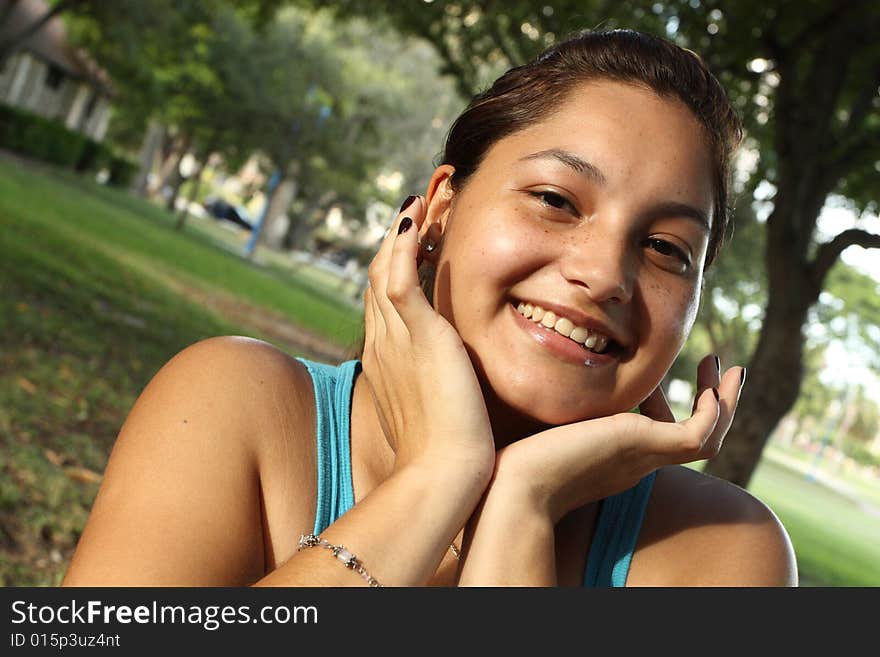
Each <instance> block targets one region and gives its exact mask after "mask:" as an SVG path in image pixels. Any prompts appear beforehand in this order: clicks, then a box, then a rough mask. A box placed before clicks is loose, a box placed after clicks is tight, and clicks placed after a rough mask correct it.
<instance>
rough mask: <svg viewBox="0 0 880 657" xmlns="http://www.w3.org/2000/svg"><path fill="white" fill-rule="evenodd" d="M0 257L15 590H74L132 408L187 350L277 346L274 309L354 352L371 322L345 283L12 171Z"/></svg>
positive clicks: (5, 460) (2, 406)
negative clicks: (263, 324)
mask: <svg viewBox="0 0 880 657" xmlns="http://www.w3.org/2000/svg"><path fill="white" fill-rule="evenodd" d="M0 253H2V254H3V258H2V263H0V290H2V294H0V584H2V585H46V584H57V583H58V582H59V581H60V578H61V576H62V574H63V571H64V568H65V566H66V562H67V559H68V558H69V556H70V554H71V553H72V549H73V547H74V546H75V544H76V540H77V539H78V536H79V532H80V531H81V528H82V526H83V525H84V523H85V519H86V516H87V514H88V509H89V508H90V506H91V502H92V500H93V498H94V495H95V493H96V492H97V480H98V478H99V474H100V473H101V472H102V471H103V469H104V465H105V463H106V458H107V455H108V454H109V449H110V446H111V445H112V442H113V440H114V439H115V436H116V433H117V432H118V430H119V428H120V426H121V425H122V422H123V421H124V418H125V415H126V413H127V412H128V410H129V409H130V408H131V406H132V404H133V403H134V400H135V398H136V397H137V395H138V394H139V393H140V391H141V390H142V389H143V387H144V386H145V385H146V383H147V382H148V381H149V379H150V378H151V377H152V376H153V375H154V374H155V372H156V371H157V370H158V369H159V368H160V367H161V366H162V365H163V364H164V363H165V362H166V361H167V360H168V359H169V358H170V357H171V356H172V355H174V354H175V353H176V352H178V351H179V350H181V349H183V348H184V347H186V346H187V345H189V344H192V343H194V342H196V341H198V340H200V339H203V338H206V337H210V336H213V335H221V334H240V335H252V336H254V337H266V336H265V335H264V334H263V333H262V332H261V330H260V329H258V328H255V327H254V326H251V325H250V324H249V323H248V321H247V319H248V311H254V310H255V309H259V308H263V307H265V308H268V309H270V310H271V312H272V313H274V315H273V316H275V315H277V316H279V317H281V318H282V319H287V320H288V321H290V322H291V323H296V324H298V325H300V326H304V327H306V328H309V329H311V330H312V331H314V332H315V333H318V334H323V335H324V336H327V337H329V338H330V339H332V340H335V341H337V342H340V343H346V342H350V341H351V339H352V337H353V336H354V335H355V334H356V332H357V330H358V327H359V321H360V316H359V313H358V312H357V310H356V309H355V308H353V307H351V306H350V305H348V304H346V303H340V302H338V301H336V300H335V299H334V296H333V294H334V291H333V290H332V289H330V288H326V287H320V286H318V285H316V284H315V283H314V282H313V281H305V282H302V281H301V280H300V279H298V278H296V277H295V276H293V275H290V274H286V273H285V272H283V271H280V270H278V269H267V268H263V267H258V266H256V265H254V264H252V263H249V262H247V261H244V260H242V259H241V258H238V257H237V256H235V255H232V254H230V253H228V252H227V251H224V250H222V249H219V248H217V247H216V246H215V245H214V244H212V243H210V242H209V241H206V240H205V239H203V238H201V237H200V235H199V234H198V233H196V232H195V231H194V230H188V231H186V232H184V233H178V232H176V231H174V230H173V217H171V216H170V215H167V214H166V213H165V212H164V211H163V210H161V209H159V208H156V207H155V206H153V205H151V204H149V203H146V202H144V201H141V200H139V199H136V198H133V197H131V196H129V195H127V194H125V193H124V192H120V191H118V190H113V189H107V188H104V187H101V186H99V185H96V184H93V183H91V182H89V181H84V180H79V179H77V178H75V177H74V176H72V175H67V174H64V173H59V172H56V171H54V170H52V169H48V168H43V167H39V168H34V169H28V168H24V167H21V166H14V165H12V164H10V163H9V162H7V161H4V160H0ZM218 297H221V298H223V299H240V298H243V299H245V300H246V305H245V308H244V311H242V312H239V313H238V317H239V319H238V320H229V319H227V318H225V317H223V316H221V315H218V314H214V313H213V312H211V311H210V310H208V309H206V308H205V307H203V305H202V304H200V303H197V302H196V301H194V300H193V299H204V298H212V299H214V298H218ZM276 342H277V341H276ZM279 346H282V347H285V348H287V349H288V350H289V351H291V352H293V353H302V352H300V351H298V350H297V349H296V348H295V346H294V345H290V344H280V345H279Z"/></svg>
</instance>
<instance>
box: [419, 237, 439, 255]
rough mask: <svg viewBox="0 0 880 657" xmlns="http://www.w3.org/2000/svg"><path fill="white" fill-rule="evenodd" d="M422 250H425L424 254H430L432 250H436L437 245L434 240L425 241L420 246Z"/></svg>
mask: <svg viewBox="0 0 880 657" xmlns="http://www.w3.org/2000/svg"><path fill="white" fill-rule="evenodd" d="M422 248H423V249H424V250H425V253H431V251H433V250H434V249H436V248H437V245H436V244H435V243H434V240H432V239H430V238H429V239H427V240H425V243H424V244H423V245H422Z"/></svg>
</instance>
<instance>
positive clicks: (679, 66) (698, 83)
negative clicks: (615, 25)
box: [441, 30, 742, 266]
mask: <svg viewBox="0 0 880 657" xmlns="http://www.w3.org/2000/svg"><path fill="white" fill-rule="evenodd" d="M590 80H613V81H617V82H624V83H629V84H636V85H643V86H646V87H648V88H650V89H651V90H653V91H654V92H655V93H657V94H658V95H659V96H661V97H666V98H677V99H679V100H680V101H682V102H683V103H684V104H685V105H687V107H689V108H690V110H691V111H692V112H693V114H694V116H695V117H696V118H697V120H698V121H699V122H700V124H701V125H702V126H703V128H704V132H705V137H706V139H707V143H708V146H709V148H710V149H711V152H712V163H713V172H712V174H713V183H714V193H715V197H714V208H713V210H714V211H713V221H712V229H711V233H710V235H709V244H708V248H707V251H706V265H707V266H708V265H709V264H711V263H712V261H713V260H714V259H715V257H716V255H717V253H718V250H719V248H720V247H721V244H722V242H723V240H724V235H725V232H726V229H727V224H728V220H729V209H728V205H729V204H728V179H729V175H730V160H731V156H732V155H733V152H734V151H735V150H736V148H737V147H738V146H739V143H740V141H741V140H742V125H741V123H740V121H739V119H738V117H737V116H736V113H735V112H734V110H733V107H732V106H731V104H730V101H729V99H728V98H727V94H726V93H725V92H724V89H723V88H722V86H721V84H720V83H719V82H718V80H717V79H716V78H715V76H713V75H712V73H711V72H710V71H709V70H708V68H706V65H705V64H704V63H703V61H702V60H701V59H700V58H699V57H698V56H697V55H696V54H695V53H693V52H691V51H690V50H686V49H684V48H681V47H679V46H677V45H675V44H673V43H671V42H669V41H667V40H665V39H662V38H660V37H657V36H654V35H651V34H646V33H644V32H637V31H634V30H610V31H589V30H587V31H583V32H579V33H577V34H575V35H574V36H572V37H570V38H568V39H566V40H565V41H562V42H560V43H558V44H556V45H555V46H552V47H551V48H549V49H547V50H545V51H544V52H543V53H541V54H540V55H538V57H536V58H535V59H534V60H532V61H531V62H529V63H528V64H525V65H523V66H518V67H516V68H512V69H510V70H509V71H507V73H505V74H504V75H502V76H501V77H500V78H498V79H497V80H496V81H495V83H494V84H493V85H492V86H491V87H490V88H489V89H487V90H486V91H483V92H482V93H480V94H478V95H477V96H475V97H474V98H473V100H472V101H471V102H470V104H469V105H468V106H467V108H466V109H465V110H464V112H462V114H461V115H460V116H459V117H458V118H457V119H456V120H455V122H454V123H453V125H452V127H451V128H450V130H449V134H448V135H447V138H446V146H445V149H444V151H443V155H442V162H441V163H442V164H450V165H452V166H453V167H454V168H455V174H454V175H453V176H452V179H451V181H450V182H451V185H452V187H453V189H460V188H461V187H463V186H464V185H465V184H466V183H467V181H468V179H469V178H470V176H471V175H472V174H473V173H474V172H475V171H476V170H477V167H479V165H480V163H481V162H482V160H483V158H484V157H485V155H486V153H487V152H488V150H489V149H490V148H491V147H492V146H493V145H494V144H495V143H496V142H497V141H499V140H500V139H503V138H504V137H507V136H509V135H512V134H514V133H516V132H518V131H520V130H523V129H525V128H528V127H529V126H531V125H533V124H534V123H537V122H539V121H541V120H542V119H544V118H546V117H548V116H549V115H550V114H552V113H553V112H554V111H555V110H556V109H557V108H559V107H560V106H561V105H562V103H563V102H564V101H565V99H566V97H567V95H568V94H569V93H570V92H571V91H572V90H573V88H574V87H576V86H578V85H580V84H583V83H584V82H588V81H590Z"/></svg>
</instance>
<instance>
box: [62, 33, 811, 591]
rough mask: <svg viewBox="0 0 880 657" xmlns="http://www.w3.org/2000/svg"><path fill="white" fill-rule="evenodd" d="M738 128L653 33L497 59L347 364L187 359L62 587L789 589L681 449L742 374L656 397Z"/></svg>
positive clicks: (401, 222) (147, 400)
mask: <svg viewBox="0 0 880 657" xmlns="http://www.w3.org/2000/svg"><path fill="white" fill-rule="evenodd" d="M739 138H740V127H739V123H738V121H737V119H736V117H735V115H734V113H733V111H732V109H731V107H730V105H729V103H728V101H727V99H726V97H725V95H724V92H723V91H722V89H721V87H720V85H719V84H718V82H717V81H716V80H715V79H714V78H713V77H712V76H711V74H710V73H709V72H708V71H707V70H706V69H705V67H704V66H703V64H702V63H701V61H700V60H699V59H698V58H697V57H696V56H695V55H694V54H693V53H690V52H689V51H686V50H682V49H680V48H678V47H676V46H674V45H672V44H670V43H668V42H666V41H664V40H661V39H659V38H657V37H653V36H650V35H646V34H641V33H636V32H631V31H613V32H604V33H583V34H580V35H576V36H574V37H572V38H571V39H569V40H568V41H566V42H564V43H561V44H559V45H557V46H555V47H554V48H552V49H550V50H549V51H547V52H546V53H544V54H543V55H542V56H540V57H539V58H538V59H536V60H535V61H533V62H532V63H530V64H528V65H526V66H524V67H520V68H516V69H512V70H511V71H509V72H508V73H506V74H505V75H504V76H502V77H501V78H500V79H499V80H498V81H496V83H495V84H494V85H493V87H492V88H491V89H489V90H488V91H486V92H484V93H483V94H481V95H479V96H478V97H476V98H475V99H474V100H473V101H472V103H471V104H470V106H469V107H468V108H467V109H466V110H465V112H464V113H463V114H462V115H461V116H460V117H459V119H458V120H457V122H456V123H455V125H454V126H453V128H452V130H451V131H450V134H449V137H448V140H447V144H446V149H445V152H444V155H443V160H442V164H441V165H440V166H439V167H437V169H436V171H435V172H434V175H433V177H432V178H431V181H430V184H429V186H428V188H427V190H426V193H425V195H424V196H418V197H410V198H409V199H407V200H406V202H405V203H404V206H403V208H402V209H401V213H400V215H399V216H398V217H397V220H396V221H395V223H394V226H393V228H392V230H390V231H389V234H388V236H387V238H386V239H385V240H384V242H383V243H382V245H381V247H380V249H379V252H378V254H377V255H376V257H375V259H374V260H373V262H372V264H371V266H370V286H369V288H368V289H367V292H366V294H365V340H364V348H363V354H362V358H361V359H359V360H352V361H348V362H345V363H343V364H341V365H338V366H335V367H334V366H330V365H325V364H319V363H313V362H310V361H307V360H303V359H296V358H292V357H290V356H288V355H286V354H284V353H282V352H280V351H279V350H277V349H275V348H274V347H272V346H270V345H268V344H265V343H262V342H258V341H255V340H251V339H245V338H236V337H225V338H216V339H211V340H207V341H204V342H201V343H199V344H196V345H194V346H192V347H190V348H188V349H186V350H184V351H183V352H182V353H180V354H178V355H177V356H176V357H175V358H173V359H172V360H171V361H170V362H169V363H168V364H167V365H166V366H165V367H164V368H163V369H162V370H161V371H160V372H159V373H158V374H157V375H156V377H155V378H154V380H153V381H152V382H151V383H150V384H149V386H148V387H147V388H146V390H145V391H144V392H143V394H142V395H141V397H140V398H139V399H138V401H137V403H136V405H135V407H134V408H133V410H132V411H131V414H130V415H129V417H128V419H127V420H126V422H125V425H124V427H123V429H122V431H121V433H120V436H119V438H118V440H117V443H116V445H115V447H114V449H113V452H112V455H111V458H110V461H109V464H108V467H107V470H106V473H105V477H104V481H103V484H102V486H101V490H100V492H99V494H98V497H97V499H96V501H95V504H94V508H93V510H92V514H91V517H90V518H89V521H88V523H87V525H86V528H85V531H84V533H83V536H82V538H81V540H80V543H79V546H78V548H77V551H76V554H75V555H74V558H73V560H72V563H71V565H70V569H69V571H68V573H67V576H66V578H65V581H64V584H66V585H178V586H186V585H283V586H291V585H308V586H359V585H360V586H367V585H374V586H375V585H384V586H423V585H443V586H456V585H458V586H483V585H492V586H495V585H521V586H583V585H588V586H612V585H613V586H621V585H627V586H697V585H723V586H729V585H733V586H737V585H758V586H773V585H794V584H796V578H797V575H796V566H795V560H794V555H793V551H792V548H791V544H790V541H789V539H788V536H787V534H786V532H785V530H784V529H783V527H782V526H781V524H780V523H779V521H778V520H777V518H776V517H775V516H774V514H773V513H772V512H771V511H770V510H769V509H768V508H767V507H766V506H765V505H763V504H762V503H761V502H760V501H758V500H756V499H755V498H754V497H752V496H751V495H749V493H747V492H745V491H744V490H742V489H740V488H737V487H735V486H733V485H731V484H729V483H727V482H725V481H722V480H718V479H714V478H711V477H708V476H705V475H702V474H700V473H698V472H697V471H695V470H692V469H690V468H686V467H682V466H681V465H680V464H682V463H687V462H691V461H696V460H700V459H705V458H710V457H712V456H713V455H715V454H716V453H717V452H718V450H719V448H720V446H721V442H722V439H723V437H724V435H725V433H726V431H727V429H728V428H729V426H730V423H731V420H732V418H733V414H734V411H735V409H736V405H737V400H738V398H739V392H740V390H741V387H742V385H743V382H744V380H745V370H744V369H743V368H742V367H731V368H729V369H727V370H726V371H724V372H723V373H722V371H721V368H720V364H719V362H718V360H717V358H715V357H714V356H707V357H706V358H705V359H704V360H703V361H702V362H701V364H700V366H699V368H698V372H697V386H698V395H697V398H696V400H695V404H694V410H693V414H692V416H691V417H689V418H687V419H685V420H683V421H681V422H676V421H675V419H674V418H673V416H672V413H671V412H670V411H669V407H668V406H667V404H666V401H665V399H664V397H663V394H662V391H661V389H660V388H659V387H658V386H659V384H660V381H661V379H662V378H663V376H664V375H665V373H666V372H667V371H668V369H669V367H670V365H671V364H672V362H673V360H674V359H675V357H676V356H677V354H678V353H679V351H680V350H681V348H682V345H683V344H684V341H685V339H686V337H687V335H688V333H689V331H690V329H691V327H692V325H693V322H694V317H695V315H696V312H697V308H698V305H699V299H700V291H701V288H702V281H703V275H704V272H705V269H706V267H707V266H709V264H710V263H711V262H712V260H713V258H714V257H715V255H716V253H717V251H718V248H719V246H720V243H721V241H722V236H723V235H724V233H725V228H726V222H727V214H726V205H727V184H726V181H727V174H728V161H729V158H730V155H731V153H732V151H733V150H734V148H735V147H736V145H737V143H738V141H739ZM636 408H638V409H639V411H640V412H639V413H636V412H633V409H636ZM334 557H335V558H334Z"/></svg>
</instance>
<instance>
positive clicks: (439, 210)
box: [419, 164, 455, 259]
mask: <svg viewBox="0 0 880 657" xmlns="http://www.w3.org/2000/svg"><path fill="white" fill-rule="evenodd" d="M454 173H455V167H453V166H452V165H451V164H441V165H440V166H439V167H437V168H436V169H434V173H433V175H432V176H431V180H430V182H429V183H428V189H427V190H426V192H425V205H426V206H427V210H426V212H425V221H424V222H423V223H422V226H421V230H420V231H419V239H420V240H424V239H425V238H430V239H432V240H434V242H435V243H436V244H438V245H439V244H440V242H441V239H442V237H443V233H444V232H445V231H446V224H447V222H448V220H449V213H450V210H451V209H452V199H453V197H454V196H455V192H454V191H453V189H452V174H454ZM438 251H439V249H438V250H437V251H434V253H433V254H425V258H426V259H433V257H436V254H437V252H438Z"/></svg>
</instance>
